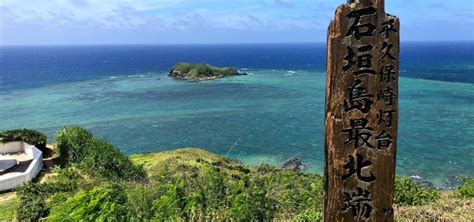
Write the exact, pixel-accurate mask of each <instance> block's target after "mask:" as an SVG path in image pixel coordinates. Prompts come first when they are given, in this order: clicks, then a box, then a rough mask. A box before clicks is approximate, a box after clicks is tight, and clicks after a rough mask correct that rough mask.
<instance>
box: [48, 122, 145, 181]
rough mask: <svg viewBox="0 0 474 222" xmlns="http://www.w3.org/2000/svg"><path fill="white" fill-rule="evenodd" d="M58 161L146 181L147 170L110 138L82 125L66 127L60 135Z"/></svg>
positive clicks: (92, 171)
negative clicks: (90, 130) (92, 132)
mask: <svg viewBox="0 0 474 222" xmlns="http://www.w3.org/2000/svg"><path fill="white" fill-rule="evenodd" d="M56 147H57V149H58V152H59V158H58V162H59V163H60V164H61V165H63V166H69V165H71V164H75V165H77V166H78V167H80V168H81V170H83V171H84V172H87V173H90V174H92V175H95V176H99V177H103V178H107V179H112V180H118V179H123V180H146V177H147V176H146V172H145V170H144V169H143V167H141V166H135V165H134V164H133V163H132V162H131V161H130V159H129V158H128V156H126V155H125V154H123V153H122V152H120V150H118V149H117V148H116V147H114V146H113V145H112V144H110V143H108V142H107V141H104V140H101V139H97V138H95V137H94V136H93V135H92V134H91V133H90V132H88V131H87V130H85V129H83V128H81V127H78V126H66V127H64V128H63V129H61V130H60V131H59V132H58V133H57V135H56Z"/></svg>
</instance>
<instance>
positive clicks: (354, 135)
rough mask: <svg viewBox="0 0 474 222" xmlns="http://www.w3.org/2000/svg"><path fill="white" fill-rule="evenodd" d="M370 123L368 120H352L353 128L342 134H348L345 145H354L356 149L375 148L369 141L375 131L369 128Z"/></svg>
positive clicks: (345, 130)
mask: <svg viewBox="0 0 474 222" xmlns="http://www.w3.org/2000/svg"><path fill="white" fill-rule="evenodd" d="M368 124H369V121H368V120H367V119H364V118H362V119H351V128H349V129H344V130H342V132H344V133H347V134H348V136H347V140H346V141H345V142H344V145H348V144H351V143H352V144H354V149H357V148H359V147H366V148H374V147H373V146H372V145H371V144H370V143H369V140H370V138H371V137H372V131H373V130H374V129H372V128H370V127H368V126H367V125H368Z"/></svg>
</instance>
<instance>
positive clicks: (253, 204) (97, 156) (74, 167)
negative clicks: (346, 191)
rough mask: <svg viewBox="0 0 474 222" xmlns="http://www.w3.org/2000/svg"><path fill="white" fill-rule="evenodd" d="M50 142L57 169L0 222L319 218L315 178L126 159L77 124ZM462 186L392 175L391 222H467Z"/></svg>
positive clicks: (177, 155) (165, 159)
mask: <svg viewBox="0 0 474 222" xmlns="http://www.w3.org/2000/svg"><path fill="white" fill-rule="evenodd" d="M56 145H57V147H58V148H59V149H58V151H59V153H60V157H59V160H61V161H62V162H61V163H62V165H61V167H59V166H58V167H55V168H54V169H53V170H52V172H51V173H49V174H48V176H46V177H44V178H42V179H41V180H40V181H36V182H33V183H28V184H26V185H24V186H22V187H20V188H19V189H17V199H16V201H15V203H16V204H15V205H16V206H17V209H16V213H13V212H11V210H12V209H13V208H12V207H11V204H12V202H13V201H12V200H11V198H10V199H9V200H8V201H6V202H2V201H0V207H1V208H0V209H10V210H9V212H4V213H1V214H0V219H8V218H11V217H12V215H13V214H16V215H15V217H16V218H18V219H22V220H38V219H41V218H45V219H46V220H48V221H76V220H86V221H95V220H98V221H106V220H119V221H130V220H132V221H144V220H156V221H204V220H211V219H214V220H229V219H232V220H235V221H251V220H258V221H271V220H276V221H321V219H322V200H323V178H322V177H321V176H319V175H317V174H312V173H305V172H302V171H299V170H288V169H280V168H276V167H273V166H268V165H260V166H256V167H249V166H246V165H243V164H241V163H240V162H238V161H236V160H232V159H229V158H226V157H223V156H219V155H216V154H214V153H211V152H207V151H205V150H202V149H196V148H186V149H178V150H172V151H165V152H157V153H144V154H135V155H132V156H130V157H127V156H125V155H124V154H123V153H121V152H120V151H118V149H116V148H115V147H114V146H113V145H111V144H110V143H108V142H106V141H104V140H101V139H98V138H95V137H94V136H93V135H92V134H90V133H89V132H88V131H86V130H84V129H82V128H79V127H66V128H64V129H62V130H60V131H59V132H58V134H57V136H56ZM466 181H467V182H466V185H465V186H462V187H460V188H458V190H456V191H455V192H449V193H446V192H439V191H436V190H429V189H426V188H423V187H422V186H420V185H417V184H415V183H414V182H413V181H411V180H409V179H406V178H397V180H396V186H397V188H396V196H395V200H396V206H395V215H396V218H397V219H398V220H401V221H404V220H413V219H420V220H456V219H459V220H472V219H474V209H473V206H474V204H473V198H472V189H473V187H472V180H468V179H466ZM0 198H1V196H0ZM5 204H9V205H8V206H6V205H5ZM436 207H440V208H441V209H444V210H447V211H445V212H441V211H440V210H436V209H437V208H436Z"/></svg>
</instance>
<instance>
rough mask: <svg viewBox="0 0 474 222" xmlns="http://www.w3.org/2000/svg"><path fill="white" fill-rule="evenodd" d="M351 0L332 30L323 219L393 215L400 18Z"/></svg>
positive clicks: (366, 0)
mask: <svg viewBox="0 0 474 222" xmlns="http://www.w3.org/2000/svg"><path fill="white" fill-rule="evenodd" d="M384 8H385V4H384V0H352V1H351V0H349V1H348V3H347V4H345V5H342V6H340V7H339V8H338V9H337V11H336V17H335V19H334V21H332V22H331V24H330V26H329V30H328V49H327V59H328V60H327V92H326V120H325V131H326V132H325V135H326V138H325V139H326V141H325V149H326V163H325V180H326V181H325V197H324V198H325V200H324V202H325V203H324V204H325V206H324V218H325V221H327V222H334V221H393V208H392V203H393V195H394V180H395V154H396V147H397V128H398V70H399V46H400V42H399V34H400V31H399V27H400V24H399V20H398V18H396V17H394V16H391V15H389V14H386V13H385V9H384Z"/></svg>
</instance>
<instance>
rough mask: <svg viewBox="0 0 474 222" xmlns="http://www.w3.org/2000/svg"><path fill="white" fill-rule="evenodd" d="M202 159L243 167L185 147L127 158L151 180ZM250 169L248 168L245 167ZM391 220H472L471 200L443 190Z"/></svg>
mask: <svg viewBox="0 0 474 222" xmlns="http://www.w3.org/2000/svg"><path fill="white" fill-rule="evenodd" d="M200 158H202V159H205V160H207V161H208V162H211V163H214V164H215V163H222V162H225V163H226V165H222V164H221V166H223V167H221V168H223V169H225V170H226V171H227V172H228V173H230V174H235V175H238V174H240V171H238V170H229V168H231V169H236V168H241V169H242V168H247V167H245V166H243V165H241V164H240V163H238V162H236V161H234V160H230V159H227V158H224V157H222V156H219V155H216V154H214V153H211V152H208V151H205V150H202V149H196V148H186V149H179V150H172V151H165V152H158V153H146V154H135V155H132V156H131V159H132V161H133V162H135V163H136V164H143V165H144V167H145V169H146V170H147V172H148V174H149V175H150V176H151V177H153V176H154V172H157V169H159V168H162V167H164V166H167V165H169V164H172V163H174V164H190V165H193V166H197V167H199V166H200V165H201V163H199V162H197V161H196V160H198V159H200ZM248 169H250V170H252V168H248ZM395 217H396V220H397V221H412V220H414V219H417V220H422V221H426V220H428V221H431V220H436V221H474V199H473V198H460V197H458V196H457V195H456V194H455V193H454V191H443V192H441V197H440V199H439V200H437V201H435V202H434V203H430V204H427V205H424V206H397V207H395Z"/></svg>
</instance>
